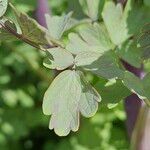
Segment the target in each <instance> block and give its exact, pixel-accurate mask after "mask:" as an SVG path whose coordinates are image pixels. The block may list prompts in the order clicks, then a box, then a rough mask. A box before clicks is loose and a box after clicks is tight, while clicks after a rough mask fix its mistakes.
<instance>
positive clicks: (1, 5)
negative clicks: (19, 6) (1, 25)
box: [0, 0, 8, 18]
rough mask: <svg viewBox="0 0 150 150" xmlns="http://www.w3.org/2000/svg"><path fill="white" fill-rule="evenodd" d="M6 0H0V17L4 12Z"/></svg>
mask: <svg viewBox="0 0 150 150" xmlns="http://www.w3.org/2000/svg"><path fill="white" fill-rule="evenodd" d="M7 5H8V0H0V18H1V17H2V16H3V15H4V14H5V12H6V10H7Z"/></svg>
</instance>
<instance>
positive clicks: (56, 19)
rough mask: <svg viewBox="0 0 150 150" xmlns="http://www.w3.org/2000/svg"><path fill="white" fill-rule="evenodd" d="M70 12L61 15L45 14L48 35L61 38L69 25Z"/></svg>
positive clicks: (57, 38)
mask: <svg viewBox="0 0 150 150" xmlns="http://www.w3.org/2000/svg"><path fill="white" fill-rule="evenodd" d="M71 16H72V12H70V13H68V14H67V15H63V16H50V15H48V14H46V16H45V17H46V22H47V28H48V33H49V36H50V37H52V38H53V39H56V40H59V39H61V37H62V35H63V33H64V32H65V31H66V30H67V29H68V28H69V27H70V21H71Z"/></svg>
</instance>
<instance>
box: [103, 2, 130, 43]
mask: <svg viewBox="0 0 150 150" xmlns="http://www.w3.org/2000/svg"><path fill="white" fill-rule="evenodd" d="M129 4H130V0H129V1H128V3H127V4H126V8H125V11H124V12H123V6H122V4H121V3H118V4H117V5H115V3H114V2H112V1H107V2H106V3H105V6H104V10H103V12H102V17H103V20H104V23H105V25H106V27H107V30H108V32H109V35H110V37H111V40H112V42H113V43H114V44H116V45H120V44H121V43H123V42H124V41H125V40H127V39H128V37H129V34H128V29H127V23H126V19H127V14H128V11H129V9H130V5H129Z"/></svg>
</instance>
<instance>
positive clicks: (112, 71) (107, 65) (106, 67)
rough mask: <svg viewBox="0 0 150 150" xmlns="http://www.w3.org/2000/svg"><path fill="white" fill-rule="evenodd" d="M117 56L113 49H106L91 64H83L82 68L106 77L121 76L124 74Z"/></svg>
mask: <svg viewBox="0 0 150 150" xmlns="http://www.w3.org/2000/svg"><path fill="white" fill-rule="evenodd" d="M118 61H119V60H118V58H117V57H116V55H115V53H114V52H113V51H108V52H107V53H105V54H104V55H102V56H101V57H99V58H98V59H97V60H96V61H94V62H93V63H92V64H91V65H85V66H83V68H84V69H85V70H87V71H91V72H93V73H94V74H96V75H98V76H100V77H104V78H106V79H112V78H116V77H117V78H121V79H122V77H123V75H124V71H123V70H121V69H120V68H119V66H118Z"/></svg>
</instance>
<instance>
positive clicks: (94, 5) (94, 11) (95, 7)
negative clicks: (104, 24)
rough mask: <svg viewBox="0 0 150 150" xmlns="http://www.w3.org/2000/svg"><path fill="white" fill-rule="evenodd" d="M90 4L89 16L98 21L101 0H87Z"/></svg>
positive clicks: (88, 4)
mask: <svg viewBox="0 0 150 150" xmlns="http://www.w3.org/2000/svg"><path fill="white" fill-rule="evenodd" d="M86 1H87V6H88V16H89V17H90V18H91V19H92V20H93V21H96V20H98V19H99V18H98V17H99V5H100V0H94V1H93V0H86Z"/></svg>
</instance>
